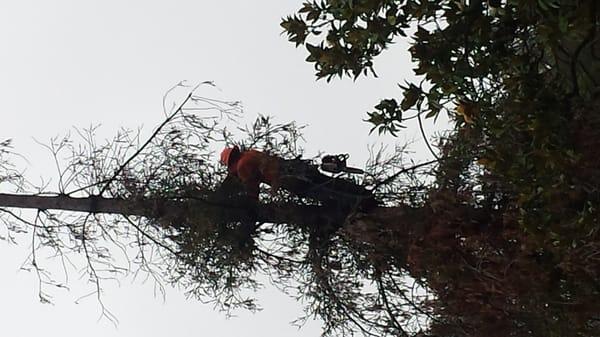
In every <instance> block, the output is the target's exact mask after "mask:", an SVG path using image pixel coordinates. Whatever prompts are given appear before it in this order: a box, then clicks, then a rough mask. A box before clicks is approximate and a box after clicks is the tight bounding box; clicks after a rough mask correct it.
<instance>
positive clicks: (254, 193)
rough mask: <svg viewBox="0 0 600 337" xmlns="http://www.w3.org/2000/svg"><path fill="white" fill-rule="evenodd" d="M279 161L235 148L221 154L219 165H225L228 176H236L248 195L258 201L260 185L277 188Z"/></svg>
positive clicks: (266, 155) (261, 153) (258, 153)
mask: <svg viewBox="0 0 600 337" xmlns="http://www.w3.org/2000/svg"><path fill="white" fill-rule="evenodd" d="M280 161H281V159H279V158H277V157H275V156H271V155H269V154H267V153H264V152H260V151H256V150H252V149H250V150H245V151H240V148H239V147H237V146H234V147H227V148H225V149H224V150H223V151H222V152H221V164H223V165H227V170H228V172H229V175H233V176H236V177H237V178H239V180H240V181H241V182H242V184H243V185H244V186H245V188H246V191H247V192H248V195H249V196H251V197H253V198H255V199H258V193H259V191H260V189H259V187H260V183H265V184H268V185H269V186H271V188H272V189H273V191H276V190H277V189H278V187H279V175H280V174H279V163H280Z"/></svg>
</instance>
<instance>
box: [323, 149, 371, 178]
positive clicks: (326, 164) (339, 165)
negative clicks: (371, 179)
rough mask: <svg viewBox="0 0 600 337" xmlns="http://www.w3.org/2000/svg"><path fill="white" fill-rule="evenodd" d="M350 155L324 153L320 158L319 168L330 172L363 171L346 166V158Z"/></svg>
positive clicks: (360, 172) (358, 172)
mask: <svg viewBox="0 0 600 337" xmlns="http://www.w3.org/2000/svg"><path fill="white" fill-rule="evenodd" d="M349 157H350V155H349V154H347V153H343V154H336V155H326V156H324V157H323V158H321V166H320V167H321V170H323V171H325V172H330V173H341V172H345V173H351V174H363V173H365V171H363V170H361V169H359V168H355V167H348V166H346V160H348V158H349Z"/></svg>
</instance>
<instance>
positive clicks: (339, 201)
mask: <svg viewBox="0 0 600 337" xmlns="http://www.w3.org/2000/svg"><path fill="white" fill-rule="evenodd" d="M329 157H335V158H338V157H339V156H325V157H324V158H323V164H322V165H321V166H322V167H323V166H324V165H325V164H328V165H331V163H329V160H328V159H327V158H329ZM347 158H348V156H347V155H344V157H343V158H342V159H343V161H340V160H337V161H336V163H337V165H338V166H340V167H341V164H343V167H341V168H337V167H336V170H335V172H337V173H339V172H351V173H360V172H362V170H359V169H354V168H346V166H345V162H346V159H347ZM220 161H221V164H223V165H227V170H228V173H229V176H228V177H232V176H233V177H236V178H237V179H239V181H240V182H241V183H242V184H243V186H244V188H245V190H246V192H247V194H248V196H250V197H251V198H253V199H254V200H258V195H259V192H260V183H265V184H267V185H269V186H271V191H272V192H276V191H277V190H278V189H279V188H283V189H285V190H287V191H289V192H291V193H293V194H295V195H297V196H300V197H304V198H310V199H314V200H317V201H319V202H321V203H324V204H329V205H335V206H343V207H344V208H348V207H355V206H361V205H366V204H369V205H374V198H373V195H372V193H371V191H369V190H367V189H366V188H364V187H363V186H361V185H358V184H356V183H355V182H354V181H351V180H348V179H344V178H340V177H337V176H336V177H331V176H327V175H325V174H322V173H321V172H320V171H319V169H318V166H317V165H315V164H313V162H312V161H311V160H303V159H300V158H295V159H283V158H280V157H277V156H274V155H270V154H268V153H265V152H261V151H257V150H254V149H248V150H240V148H239V147H238V146H233V147H227V148H225V149H224V150H223V151H222V152H221V160H220ZM326 168H327V167H326V166H325V167H323V168H322V169H324V170H325V171H328V172H333V171H332V170H331V168H329V169H326Z"/></svg>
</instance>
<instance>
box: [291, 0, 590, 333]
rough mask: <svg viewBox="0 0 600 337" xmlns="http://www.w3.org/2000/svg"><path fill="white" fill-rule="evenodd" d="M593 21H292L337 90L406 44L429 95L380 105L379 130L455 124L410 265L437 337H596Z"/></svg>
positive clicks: (550, 3) (585, 16) (490, 5)
mask: <svg viewBox="0 0 600 337" xmlns="http://www.w3.org/2000/svg"><path fill="white" fill-rule="evenodd" d="M598 16H599V10H598V4H597V2H596V1H593V0H591V1H585V0H584V1H560V0H539V1H526V0H519V1H516V0H515V1H510V0H508V1H491V0H490V1H482V0H471V1H464V0H463V1H412V0H407V1H382V0H364V1H333V0H332V1H308V2H306V3H304V5H303V6H302V8H301V9H300V10H299V11H298V13H297V14H295V15H292V16H289V17H287V18H285V19H284V20H283V22H282V24H281V25H282V27H283V28H284V29H285V31H286V33H287V35H288V37H289V40H290V41H291V42H293V43H295V44H296V46H305V47H306V50H307V51H308V57H307V59H306V60H307V61H308V62H311V63H313V64H314V66H315V69H316V76H317V77H318V78H325V79H327V80H331V79H332V78H334V77H337V76H339V77H342V76H351V77H354V78H357V77H359V76H360V75H362V74H365V75H368V74H375V71H374V67H375V66H374V63H375V59H376V56H378V55H379V54H380V53H382V52H383V51H384V50H385V49H386V48H388V47H389V46H390V45H391V44H393V42H394V40H395V39H396V38H402V37H407V36H410V39H411V43H412V46H411V47H410V52H411V54H412V58H413V61H414V62H415V63H416V67H415V69H414V71H415V74H417V75H420V79H421V81H420V82H417V83H402V84H401V85H400V87H401V89H402V92H401V97H402V98H401V99H398V100H397V99H394V98H391V99H383V100H382V101H381V102H380V103H379V104H377V105H375V108H374V110H373V111H372V112H369V113H368V121H369V122H370V123H372V124H373V129H374V130H378V131H379V132H389V133H391V134H396V133H398V132H400V130H401V127H402V124H403V122H404V121H405V120H406V119H408V118H411V117H414V116H415V114H416V118H419V119H420V118H421V117H425V118H427V117H436V116H438V115H439V114H440V113H447V114H448V115H449V116H451V117H453V125H454V129H453V130H452V131H451V132H450V133H449V134H448V135H447V136H446V137H443V138H442V139H440V140H439V144H438V151H439V152H438V157H439V165H438V166H437V168H436V169H435V175H436V180H435V182H434V183H433V184H431V185H430V186H428V189H427V196H426V198H425V200H424V204H425V205H426V206H425V207H430V208H431V211H432V212H433V213H434V214H435V215H434V216H433V217H430V218H429V219H427V220H426V222H427V223H428V228H429V229H428V231H427V232H426V233H424V234H423V235H422V236H421V237H419V238H413V239H414V240H415V241H413V242H412V244H411V245H410V248H409V251H408V256H407V259H408V261H409V262H408V270H410V274H411V275H412V276H413V277H415V278H418V279H420V280H421V279H422V280H424V283H425V284H426V285H427V286H428V287H430V288H431V289H432V291H433V293H434V294H435V299H434V300H433V301H432V302H430V304H431V306H430V309H431V310H432V313H433V317H434V318H432V319H431V321H430V322H431V325H430V329H429V332H428V333H431V334H434V335H440V336H475V335H486V334H490V335H503V336H517V335H518V336H524V335H531V336H567V335H569V336H591V335H595V334H596V332H597V330H598V328H599V321H598V319H599V316H598V314H599V313H600V308H599V307H598V301H597V298H598V295H599V290H600V289H599V288H598V284H599V283H598V282H599V280H600V278H599V277H600V274H599V272H600V269H599V267H600V264H599V260H598V259H597V251H598V248H599V241H598V239H599V237H598V228H599V227H598V213H597V212H598V210H597V209H598V200H599V199H598V198H599V190H598V188H599V177H600V176H599V175H598V173H599V172H598V168H599V167H598V162H597V159H596V158H597V157H598V146H597V144H598V141H599V138H598V137H599V134H598V131H597V130H598V122H599V119H598V118H599V117H598V116H599V115H598V113H599V110H598V107H599V106H600V105H599V103H600V102H599V93H600V92H599V91H598V89H599V88H598V84H599V81H600V62H599V55H600V44H599V43H598V29H599V25H598ZM407 112H413V113H412V114H411V115H412V116H407ZM465 207H466V208H470V209H472V210H481V211H483V212H484V213H485V214H486V216H484V217H482V218H474V217H472V216H471V215H470V214H468V213H465V211H464V209H465ZM398 221H400V220H398ZM386 241H387V240H382V241H381V242H380V243H378V244H377V245H376V246H377V247H378V248H380V249H383V247H386V246H387V247H388V248H389V251H391V250H392V249H393V248H392V247H390V246H394V244H393V243H390V242H389V241H387V242H386Z"/></svg>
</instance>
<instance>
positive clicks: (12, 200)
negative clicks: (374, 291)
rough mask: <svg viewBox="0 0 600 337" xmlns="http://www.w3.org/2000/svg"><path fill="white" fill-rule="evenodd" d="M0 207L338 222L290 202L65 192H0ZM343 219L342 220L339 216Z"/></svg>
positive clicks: (331, 213)
mask: <svg viewBox="0 0 600 337" xmlns="http://www.w3.org/2000/svg"><path fill="white" fill-rule="evenodd" d="M0 207H14V208H28V209H41V210H63V211H74V212H85V213H106V214H121V215H129V216H144V217H149V218H162V217H169V218H176V217H189V216H190V215H192V214H193V215H194V218H200V217H201V218H205V219H214V220H221V221H223V220H225V221H236V220H237V221H239V220H246V219H248V218H249V217H253V218H255V219H256V220H257V221H260V222H270V223H293V224H296V225H310V224H318V223H328V222H332V221H339V220H340V217H342V216H343V214H341V213H340V212H339V211H338V210H336V209H334V208H328V207H324V206H312V205H294V204H289V203H285V204H249V203H244V202H237V201H223V202H209V201H205V200H199V199H183V200H180V201H172V200H164V199H160V198H157V199H120V198H104V197H99V196H90V197H71V196H68V195H56V196H44V195H19V194H6V193H0ZM342 220H343V219H342Z"/></svg>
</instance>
